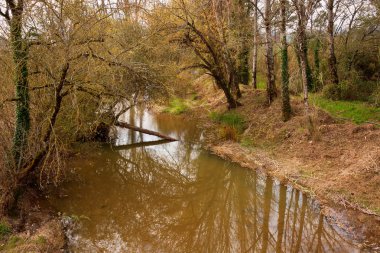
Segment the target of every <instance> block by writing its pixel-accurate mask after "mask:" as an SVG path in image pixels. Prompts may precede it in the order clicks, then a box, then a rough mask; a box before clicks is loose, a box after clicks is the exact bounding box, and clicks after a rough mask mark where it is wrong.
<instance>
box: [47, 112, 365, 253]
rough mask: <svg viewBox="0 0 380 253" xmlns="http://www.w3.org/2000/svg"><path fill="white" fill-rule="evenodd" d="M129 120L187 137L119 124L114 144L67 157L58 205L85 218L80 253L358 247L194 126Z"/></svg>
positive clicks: (76, 235)
mask: <svg viewBox="0 0 380 253" xmlns="http://www.w3.org/2000/svg"><path fill="white" fill-rule="evenodd" d="M123 120H125V121H127V122H129V123H131V124H133V125H136V126H142V127H144V128H147V129H151V130H156V131H159V132H161V133H164V134H167V135H170V136H173V137H175V138H178V139H179V141H178V142H171V143H162V142H157V140H158V138H156V137H154V136H149V135H145V134H140V133H135V132H132V131H129V130H126V129H117V137H118V139H117V140H116V145H115V146H112V147H110V146H106V145H104V146H102V147H99V148H96V149H94V150H95V151H93V152H92V154H91V155H89V156H86V158H83V157H81V158H78V159H74V160H73V161H71V162H70V163H69V165H70V167H71V168H72V171H73V172H72V174H73V175H75V176H72V177H71V180H69V181H68V182H67V183H65V184H64V185H63V186H62V189H61V190H60V191H59V192H57V193H54V194H52V196H50V201H51V203H52V204H53V205H54V206H55V207H56V208H57V209H58V210H59V211H60V212H61V213H63V214H64V215H66V216H69V217H73V218H75V219H76V220H78V228H76V229H75V230H74V231H71V230H70V231H69V233H68V237H69V248H70V250H71V251H72V252H112V253H117V252H176V253H177V252H178V253H180V252H184V253H186V252H212V253H214V252H215V253H217V252H218V253H219V252H359V250H358V249H357V248H356V247H355V246H354V245H353V243H351V242H350V240H348V239H346V237H345V236H344V234H343V232H342V231H339V229H337V228H336V227H333V226H331V225H330V224H329V223H328V222H327V221H326V219H325V217H324V216H323V215H321V214H319V212H318V207H317V205H316V204H315V203H314V202H313V201H312V200H310V199H309V198H308V197H307V196H306V195H304V194H302V193H301V192H299V191H297V190H295V189H292V188H290V187H287V186H284V185H281V184H279V183H278V182H276V181H274V180H272V179H271V178H269V177H265V176H263V175H260V174H258V173H256V172H255V171H252V170H249V169H245V168H242V167H240V166H238V165H236V164H233V163H230V162H228V161H225V160H222V159H220V158H218V157H217V156H215V155H212V154H210V153H209V152H207V151H205V150H203V149H202V148H201V145H200V144H201V141H202V139H203V135H202V132H201V131H200V130H198V129H197V128H196V127H195V124H194V122H192V121H189V120H184V119H178V118H176V117H171V116H169V115H153V114H150V113H149V112H148V111H147V110H144V109H140V110H137V111H132V112H131V113H127V114H125V115H124V119H123ZM141 142H148V143H144V145H141V144H137V143H141ZM129 144H135V145H129ZM69 178H70V176H69Z"/></svg>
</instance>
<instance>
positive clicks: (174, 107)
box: [164, 98, 189, 115]
mask: <svg viewBox="0 0 380 253" xmlns="http://www.w3.org/2000/svg"><path fill="white" fill-rule="evenodd" d="M188 109H189V107H188V105H187V104H186V102H185V101H184V100H183V99H180V98H175V99H172V100H171V101H170V102H169V105H168V107H166V108H165V109H164V112H167V113H171V114H176V115H178V114H181V113H184V112H186V111H187V110H188Z"/></svg>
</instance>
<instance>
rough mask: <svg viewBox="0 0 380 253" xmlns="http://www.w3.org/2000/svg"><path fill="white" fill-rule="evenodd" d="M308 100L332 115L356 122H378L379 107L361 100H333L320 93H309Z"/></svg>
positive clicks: (379, 118)
mask: <svg viewBox="0 0 380 253" xmlns="http://www.w3.org/2000/svg"><path fill="white" fill-rule="evenodd" d="M310 102H311V103H313V104H314V105H316V106H318V107H320V108H322V109H323V110H325V111H327V112H329V113H331V114H332V115H333V116H336V117H342V118H346V119H350V120H352V121H353V122H355V123H357V124H359V123H363V122H365V121H377V122H380V108H376V107H373V106H370V105H368V104H366V103H364V102H361V101H334V100H331V99H326V98H324V97H322V96H320V95H311V96H310Z"/></svg>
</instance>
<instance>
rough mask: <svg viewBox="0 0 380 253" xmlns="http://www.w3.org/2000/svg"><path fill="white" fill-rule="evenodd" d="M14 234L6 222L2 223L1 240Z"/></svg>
mask: <svg viewBox="0 0 380 253" xmlns="http://www.w3.org/2000/svg"><path fill="white" fill-rule="evenodd" d="M11 232H12V230H11V228H10V226H9V225H8V224H6V223H4V222H0V238H1V237H4V236H6V235H8V234H10V233H11Z"/></svg>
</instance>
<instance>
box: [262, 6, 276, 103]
mask: <svg viewBox="0 0 380 253" xmlns="http://www.w3.org/2000/svg"><path fill="white" fill-rule="evenodd" d="M271 9H272V8H271V1H270V0H266V1H265V18H264V19H265V20H264V23H265V32H266V34H265V40H266V41H265V42H266V65H267V99H268V104H269V105H270V104H271V103H272V102H273V100H274V98H275V97H276V96H277V91H276V83H275V76H274V55H273V41H272V26H271V22H272V10H271Z"/></svg>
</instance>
